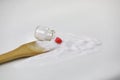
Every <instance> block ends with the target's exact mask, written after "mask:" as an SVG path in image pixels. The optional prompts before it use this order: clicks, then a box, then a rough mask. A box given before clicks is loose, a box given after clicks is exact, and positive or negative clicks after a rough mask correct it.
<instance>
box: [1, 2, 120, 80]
mask: <svg viewBox="0 0 120 80" xmlns="http://www.w3.org/2000/svg"><path fill="white" fill-rule="evenodd" d="M119 8H120V1H119V0H0V54H2V53H3V52H6V51H9V50H11V49H14V48H15V47H17V46H19V45H20V44H22V43H25V42H29V41H32V40H35V39H34V36H33V35H34V34H33V33H34V29H35V28H36V26H37V25H38V24H40V25H45V26H53V27H55V28H56V30H57V31H59V32H60V31H61V32H69V33H74V34H77V35H80V36H83V35H85V36H90V37H94V38H97V39H99V40H101V41H102V43H103V45H102V46H103V50H102V52H101V53H99V54H93V55H88V56H82V57H80V58H79V57H78V58H75V59H72V60H69V61H64V62H61V63H59V64H54V65H48V66H44V67H40V66H39V67H38V66H37V64H36V67H30V68H25V69H17V68H14V67H12V66H11V65H10V64H8V65H2V66H0V80H33V79H35V80H120V77H119V76H120V42H119V41H120V31H119V30H120V9H119Z"/></svg>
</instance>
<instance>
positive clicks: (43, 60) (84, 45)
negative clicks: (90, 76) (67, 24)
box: [14, 34, 101, 67]
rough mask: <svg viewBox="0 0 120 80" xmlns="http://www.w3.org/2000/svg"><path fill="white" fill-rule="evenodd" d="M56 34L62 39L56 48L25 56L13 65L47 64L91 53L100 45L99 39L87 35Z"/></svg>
mask: <svg viewBox="0 0 120 80" xmlns="http://www.w3.org/2000/svg"><path fill="white" fill-rule="evenodd" d="M57 36H59V37H60V38H62V40H63V42H62V44H60V45H57V48H55V49H54V50H52V51H50V52H47V53H45V54H40V55H37V56H34V57H30V58H27V59H25V60H23V61H20V62H18V63H17V64H15V65H14V66H23V65H24V67H25V66H27V67H28V66H29V67H30V66H36V65H40V66H43V65H47V64H53V63H56V62H59V61H64V60H66V59H73V58H74V57H78V56H81V55H84V54H89V53H93V52H94V50H97V49H98V46H100V45H101V42H100V41H98V40H96V39H91V38H88V37H82V38H81V37H79V36H76V35H73V34H57ZM52 43H53V42H52ZM52 46H53V44H52ZM55 46H56V44H55Z"/></svg>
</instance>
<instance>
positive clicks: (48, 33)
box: [34, 26, 55, 41]
mask: <svg viewBox="0 0 120 80" xmlns="http://www.w3.org/2000/svg"><path fill="white" fill-rule="evenodd" d="M34 36H35V38H36V39H37V40H39V41H51V40H52V39H53V38H54V36H55V30H53V29H51V28H50V27H46V26H37V28H36V30H35V34H34Z"/></svg>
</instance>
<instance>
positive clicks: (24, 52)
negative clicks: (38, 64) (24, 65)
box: [0, 41, 45, 64]
mask: <svg viewBox="0 0 120 80" xmlns="http://www.w3.org/2000/svg"><path fill="white" fill-rule="evenodd" d="M44 52H45V49H44V48H42V47H40V46H38V45H37V44H36V42H35V41H34V42H30V43H26V44H23V45H21V46H20V47H18V48H16V49H14V50H12V51H10V52H7V53H4V54H2V55H0V64H3V63H6V62H9V61H13V60H15V59H19V58H23V57H30V56H34V55H37V54H41V53H44Z"/></svg>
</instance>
